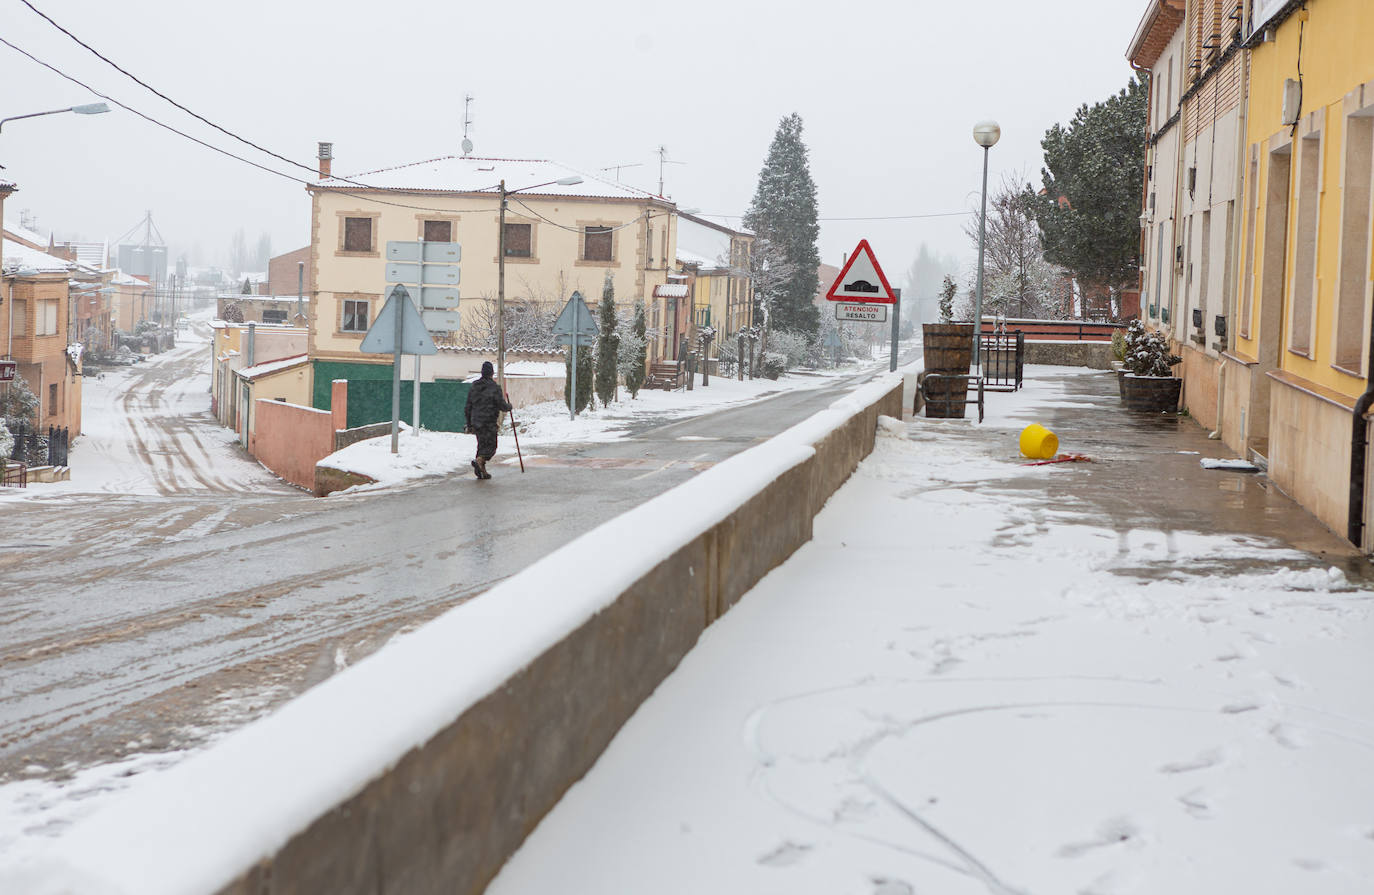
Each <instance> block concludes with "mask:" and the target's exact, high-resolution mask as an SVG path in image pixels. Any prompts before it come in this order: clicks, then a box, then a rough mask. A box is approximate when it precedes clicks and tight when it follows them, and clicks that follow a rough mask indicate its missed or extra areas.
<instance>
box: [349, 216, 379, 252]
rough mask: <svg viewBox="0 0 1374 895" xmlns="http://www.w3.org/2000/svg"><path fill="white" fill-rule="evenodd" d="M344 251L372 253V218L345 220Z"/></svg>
mask: <svg viewBox="0 0 1374 895" xmlns="http://www.w3.org/2000/svg"><path fill="white" fill-rule="evenodd" d="M343 250H344V251H345V252H370V251H372V218H344V242H343Z"/></svg>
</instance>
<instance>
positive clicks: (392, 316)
mask: <svg viewBox="0 0 1374 895" xmlns="http://www.w3.org/2000/svg"><path fill="white" fill-rule="evenodd" d="M397 302H399V303H400V305H401V313H400V317H401V323H402V326H401V341H400V345H399V346H398V345H397V343H396V317H397V314H396V303H397ZM398 347H399V348H400V352H399V353H400V354H437V353H438V352H439V349H438V348H437V347H435V345H434V340H433V339H431V338H430V337H429V331H428V330H426V329H425V323H424V321H423V320H422V319H421V318H420V312H419V311H418V310H416V308H415V302H413V301H411V300H410V293H409V292H408V291H406V287H404V286H401V285H399V284H398V285H395V286H392V287H391V294H390V295H388V296H387V299H386V305H385V306H384V307H383V308H382V312H381V313H380V314H378V315H377V319H376V320H374V321H373V322H372V326H371V328H369V329H368V331H367V335H365V336H363V344H362V345H361V346H360V347H359V349H358V350H360V351H362V352H363V353H364V354H396V353H397V348H398Z"/></svg>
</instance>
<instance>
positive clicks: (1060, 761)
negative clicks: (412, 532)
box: [489, 368, 1374, 895]
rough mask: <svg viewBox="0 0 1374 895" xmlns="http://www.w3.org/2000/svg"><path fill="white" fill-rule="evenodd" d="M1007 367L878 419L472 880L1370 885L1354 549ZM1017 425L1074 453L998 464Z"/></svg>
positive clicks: (1185, 443)
mask: <svg viewBox="0 0 1374 895" xmlns="http://www.w3.org/2000/svg"><path fill="white" fill-rule="evenodd" d="M1028 378H1029V380H1030V382H1029V385H1028V387H1027V388H1026V390H1025V391H1023V392H1021V393H1018V394H1015V395H990V396H989V402H990V405H991V409H992V415H991V416H990V417H989V420H988V422H987V423H986V424H985V425H984V426H982V427H978V426H976V425H974V424H973V423H972V422H971V421H969V422H956V421H949V422H942V421H927V420H924V419H920V420H916V421H913V422H911V423H909V424H895V423H893V424H892V425H890V426H888V427H887V428H886V429H885V430H884V432H883V434H882V436H881V437H880V438H879V440H878V445H877V448H876V450H875V452H874V453H873V455H872V456H871V457H870V458H869V459H868V460H866V461H865V462H864V463H863V464H862V465H861V466H860V467H859V470H858V471H857V473H856V474H855V476H854V477H853V478H852V479H851V480H850V481H849V483H847V484H846V485H845V486H844V487H843V488H842V489H841V490H840V491H839V492H838V493H837V494H836V495H835V496H834V497H833V498H832V499H831V501H830V503H829V504H828V505H827V506H826V508H825V510H824V511H823V512H822V514H821V515H820V516H819V517H818V518H817V520H816V526H815V539H814V540H813V541H812V542H811V543H809V544H807V545H806V546H805V547H803V548H802V549H801V550H800V551H798V552H797V553H796V554H795V555H794V556H793V557H792V559H791V560H789V561H788V562H787V563H786V564H784V565H783V566H782V567H780V568H779V569H777V570H775V571H774V572H773V573H772V574H771V575H770V576H768V577H767V578H766V579H764V581H763V582H761V583H760V584H759V585H758V586H757V587H756V588H755V589H754V590H753V591H752V592H751V593H750V594H749V595H748V596H747V597H746V598H745V599H744V600H743V601H742V602H741V603H740V604H739V605H738V606H736V607H735V608H734V609H733V610H731V612H730V613H729V614H728V615H727V616H726V617H725V618H724V619H723V620H722V621H720V622H718V623H717V624H716V625H714V626H713V627H711V628H709V629H708V630H707V632H706V634H705V635H704V637H703V638H702V640H701V642H700V644H699V645H698V646H697V648H696V649H695V650H694V651H693V652H692V653H690V654H689V655H688V656H687V658H686V659H685V661H684V662H683V664H682V665H681V666H680V667H679V668H678V670H677V671H676V672H675V673H674V674H673V675H672V676H671V677H670V678H669V679H668V680H667V681H666V682H664V684H663V685H661V686H660V687H659V689H658V690H657V692H656V693H655V694H654V695H653V696H652V697H651V698H650V699H649V700H648V702H646V703H645V704H644V705H643V706H642V707H641V708H640V710H639V712H638V713H637V714H636V715H635V717H634V718H633V719H632V720H631V721H630V723H629V724H627V725H626V727H625V728H623V729H622V730H621V732H620V733H619V735H618V736H617V737H616V738H615V740H614V741H613V742H612V744H611V746H610V748H609V749H608V750H607V751H606V753H605V754H604V755H603V756H602V758H601V760H600V762H599V763H598V764H597V766H596V767H595V768H594V769H593V770H592V771H591V772H590V773H589V774H588V775H587V777H585V778H584V779H583V780H582V781H581V782H580V783H578V784H577V785H575V786H574V787H573V788H572V789H571V790H570V791H569V792H568V793H567V795H566V796H565V797H564V798H563V800H562V802H561V803H560V804H559V806H558V807H557V808H556V809H555V810H554V811H553V812H552V813H551V814H550V815H549V816H547V817H546V818H545V819H544V821H543V822H542V823H541V824H540V826H539V827H538V828H537V829H536V831H535V832H534V833H533V834H532V835H531V837H530V838H529V839H528V840H527V841H526V843H525V844H524V846H523V847H522V848H521V850H520V851H519V852H518V853H517V854H516V855H515V856H514V857H513V858H512V859H511V861H510V862H509V863H508V864H507V865H506V867H505V869H504V870H503V871H502V873H501V875H500V876H498V878H497V879H496V881H495V882H494V883H493V885H492V886H491V887H490V889H489V891H490V892H492V893H494V895H507V893H523V892H536V891H559V892H564V893H606V892H632V891H653V892H655V893H700V892H717V893H746V892H748V893H763V892H778V893H782V892H787V893H799V892H814V893H818V895H819V893H826V895H832V893H854V895H870V893H881V895H910V893H926V892H938V893H941V895H958V893H998V895H1010V893H1047V895H1048V893H1068V892H1074V893H1093V895H1109V893H1111V895H1116V893H1140V895H1146V893H1161V892H1167V893H1170V895H1204V893H1205V895H1215V893H1220V892H1228V893H1229V892H1236V893H1241V892H1243V893H1247V895H1259V893H1275V895H1278V893H1294V892H1321V893H1323V895H1334V893H1350V895H1355V893H1366V892H1369V891H1371V890H1372V889H1374V807H1371V806H1374V773H1372V772H1374V696H1371V694H1372V693H1374V686H1372V685H1374V669H1372V668H1371V665H1370V663H1369V660H1368V656H1369V650H1370V647H1371V644H1374V616H1372V615H1371V610H1374V593H1371V591H1370V589H1369V588H1370V581H1369V578H1368V577H1367V566H1368V564H1367V561H1365V560H1364V559H1362V558H1358V557H1356V556H1355V555H1354V554H1353V553H1352V552H1351V551H1350V550H1349V549H1348V548H1347V547H1346V546H1344V545H1343V543H1342V542H1341V541H1340V540H1339V539H1337V538H1336V537H1335V536H1333V535H1331V534H1330V533H1329V532H1326V531H1325V529H1322V528H1321V527H1320V526H1319V525H1317V524H1316V523H1315V522H1314V521H1313V520H1312V519H1311V518H1310V517H1308V516H1307V515H1306V514H1305V513H1304V512H1303V511H1301V510H1300V509H1297V508H1296V507H1295V506H1294V505H1293V504H1292V503H1291V502H1290V501H1288V500H1287V498H1285V497H1283V496H1282V495H1279V494H1277V493H1276V492H1274V491H1273V490H1272V488H1271V486H1269V485H1268V483H1267V481H1266V480H1265V479H1264V478H1263V477H1257V476H1253V475H1247V474H1245V473H1239V472H1233V471H1227V470H1206V469H1203V468H1202V466H1201V464H1200V463H1199V459H1201V458H1206V457H1208V456H1213V457H1215V456H1225V454H1224V453H1220V454H1219V453H1216V452H1217V451H1219V450H1221V448H1220V446H1219V445H1218V444H1217V442H1209V441H1207V440H1206V438H1205V436H1204V435H1203V433H1202V432H1201V430H1200V429H1199V428H1198V427H1197V426H1196V425H1195V424H1193V423H1191V422H1190V421H1187V420H1182V421H1175V420H1172V419H1160V420H1158V421H1152V420H1149V419H1145V420H1143V421H1141V420H1140V419H1139V418H1135V419H1134V420H1132V418H1131V417H1130V415H1128V414H1127V413H1126V412H1125V411H1123V410H1121V409H1120V408H1119V405H1118V399H1117V397H1116V394H1115V388H1116V387H1115V382H1114V381H1113V380H1112V379H1111V378H1110V377H1109V376H1105V375H1103V374H1098V373H1093V372H1091V371H1083V370H1069V369H1056V368H1031V371H1030V373H1029V374H1028ZM1033 421H1039V422H1043V423H1046V424H1047V425H1049V426H1050V427H1051V428H1053V429H1055V430H1056V431H1057V432H1058V433H1059V436H1060V439H1061V442H1060V443H1061V450H1065V451H1079V452H1083V453H1086V454H1089V455H1090V456H1092V457H1093V462H1091V463H1066V464H1061V465H1052V466H1027V465H1023V464H1024V462H1025V461H1024V460H1023V459H1022V458H1020V457H1019V456H1017V455H1016V437H1017V434H1018V433H1019V431H1020V429H1021V428H1022V427H1024V426H1025V425H1026V424H1028V423H1030V422H1033Z"/></svg>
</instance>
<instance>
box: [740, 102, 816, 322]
mask: <svg viewBox="0 0 1374 895" xmlns="http://www.w3.org/2000/svg"><path fill="white" fill-rule="evenodd" d="M744 226H745V227H746V228H748V229H749V230H752V231H753V232H754V233H755V235H757V236H760V237H763V238H764V239H767V240H769V241H771V242H772V243H773V244H774V245H775V246H777V248H778V249H779V250H780V251H781V254H782V256H783V257H784V258H785V259H786V260H787V262H788V263H789V264H791V265H792V266H793V271H792V273H791V275H790V276H789V277H788V279H787V282H786V283H784V284H783V287H782V289H781V290H780V292H779V294H778V296H777V298H776V301H775V304H774V306H773V310H772V315H771V316H772V322H771V326H774V327H777V328H778V329H782V330H788V331H790V332H797V333H801V334H803V335H805V336H807V337H808V338H814V337H815V336H816V334H817V333H819V332H820V323H821V318H820V310H819V309H818V308H817V307H816V306H815V304H814V303H813V300H814V299H815V297H816V289H817V286H818V268H819V266H820V261H821V258H820V252H819V250H818V249H817V248H816V240H817V238H818V237H819V236H820V224H819V223H818V221H817V212H816V183H815V181H813V180H812V179H811V168H810V165H809V163H808V162H807V150H806V144H804V143H803V142H802V120H801V116H800V115H798V114H796V113H795V112H794V113H793V114H791V115H789V116H787V117H786V118H784V119H782V121H780V122H778V130H777V132H776V133H775V134H774V135H773V143H772V145H771V146H769V148H768V158H767V159H766V160H765V161H764V163H763V170H762V171H760V172H759V183H758V187H757V188H756V189H755V190H754V199H753V201H752V202H750V203H749V210H748V211H747V212H746V213H745V216H744Z"/></svg>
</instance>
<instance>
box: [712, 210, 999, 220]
mask: <svg viewBox="0 0 1374 895" xmlns="http://www.w3.org/2000/svg"><path fill="white" fill-rule="evenodd" d="M694 213H695V214H696V215H697V217H703V218H728V219H731V220H736V221H738V220H743V218H744V215H742V214H715V213H713V212H707V211H698V212H694ZM969 214H977V212H976V211H938V212H933V213H930V214H888V215H874V216H869V217H838V218H837V217H826V218H816V220H818V221H912V220H916V219H918V218H954V217H963V216H964V215H969Z"/></svg>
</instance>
